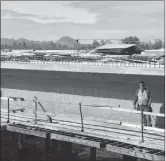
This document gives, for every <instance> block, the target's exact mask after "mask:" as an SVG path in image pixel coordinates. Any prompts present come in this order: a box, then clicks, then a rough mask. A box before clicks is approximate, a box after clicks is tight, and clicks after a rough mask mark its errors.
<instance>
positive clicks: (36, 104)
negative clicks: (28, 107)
mask: <svg viewBox="0 0 166 161" xmlns="http://www.w3.org/2000/svg"><path fill="white" fill-rule="evenodd" d="M35 124H37V102H36V101H35Z"/></svg>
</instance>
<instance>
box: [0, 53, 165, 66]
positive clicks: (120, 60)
mask: <svg viewBox="0 0 166 161" xmlns="http://www.w3.org/2000/svg"><path fill="white" fill-rule="evenodd" d="M1 62H3V63H5V62H7V63H25V64H31V63H32V64H59V65H88V66H110V67H136V68H137V67H144V68H164V67H165V59H164V58H160V59H159V58H157V57H144V56H123V57H122V56H111V57H108V56H103V57H101V56H93V57H92V56H91V57H89V56H84V57H83V56H61V57H58V56H56V57H44V56H10V57H9V56H8V57H7V56H6V57H4V56H3V57H2V56H1Z"/></svg>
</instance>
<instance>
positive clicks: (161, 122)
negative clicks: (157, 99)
mask: <svg viewBox="0 0 166 161" xmlns="http://www.w3.org/2000/svg"><path fill="white" fill-rule="evenodd" d="M160 113H162V114H165V103H164V104H162V106H161V107H160ZM155 127H157V128H162V129H165V117H159V116H157V117H156V121H155Z"/></svg>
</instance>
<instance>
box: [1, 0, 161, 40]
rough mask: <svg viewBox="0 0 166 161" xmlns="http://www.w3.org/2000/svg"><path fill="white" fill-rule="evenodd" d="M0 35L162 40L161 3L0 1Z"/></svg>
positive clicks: (35, 38)
mask: <svg viewBox="0 0 166 161" xmlns="http://www.w3.org/2000/svg"><path fill="white" fill-rule="evenodd" d="M1 20H2V21H1V36H2V37H7V38H21V37H23V38H27V39H31V40H57V39H59V38H60V37H62V36H71V37H73V38H80V39H81V38H84V39H86V38H87V39H91V38H109V39H111V38H112V39H115V38H117V39H119V38H124V37H126V36H137V37H139V38H140V39H142V40H151V39H155V38H161V39H163V38H164V1H151V2H150V1H126V2H125V1H124V2H122V1H91V2H90V1H62V2H61V1H6V2H5V1H3V2H1Z"/></svg>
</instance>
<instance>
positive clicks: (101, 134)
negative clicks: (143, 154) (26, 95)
mask: <svg viewBox="0 0 166 161" xmlns="http://www.w3.org/2000/svg"><path fill="white" fill-rule="evenodd" d="M15 122H16V121H15ZM18 122H19V123H20V121H18ZM24 125H31V126H36V127H41V128H44V127H45V128H48V129H50V130H55V128H57V127H58V130H62V131H70V132H73V130H75V132H76V133H78V132H79V131H78V128H73V127H71V126H67V127H66V126H63V127H62V126H61V125H54V124H51V125H49V123H46V124H45V125H43V124H37V125H34V124H32V123H24ZM55 126H56V127H55ZM87 133H88V134H89V135H90V136H91V135H93V136H94V135H95V136H98V137H102V138H103V137H104V138H105V139H111V140H116V141H122V142H123V141H124V142H125V141H127V142H128V141H129V142H131V143H134V144H135V143H137V144H136V145H139V144H140V143H139V142H140V141H139V139H138V140H136V141H135V140H133V141H132V140H131V139H127V137H124V136H118V135H113V134H112V133H110V134H109V135H108V134H105V133H104V134H103V133H101V132H96V131H94V130H93V131H92V130H90V131H89V130H86V133H84V134H85V135H87ZM82 134H83V133H82ZM144 144H146V146H145V147H147V146H148V147H150V145H151V144H152V145H151V146H154V147H155V148H162V147H161V146H160V147H159V145H162V144H163V142H161V141H158V140H151V141H150V142H149V143H148V141H145V142H144ZM156 144H159V145H156ZM163 147H164V145H163Z"/></svg>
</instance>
